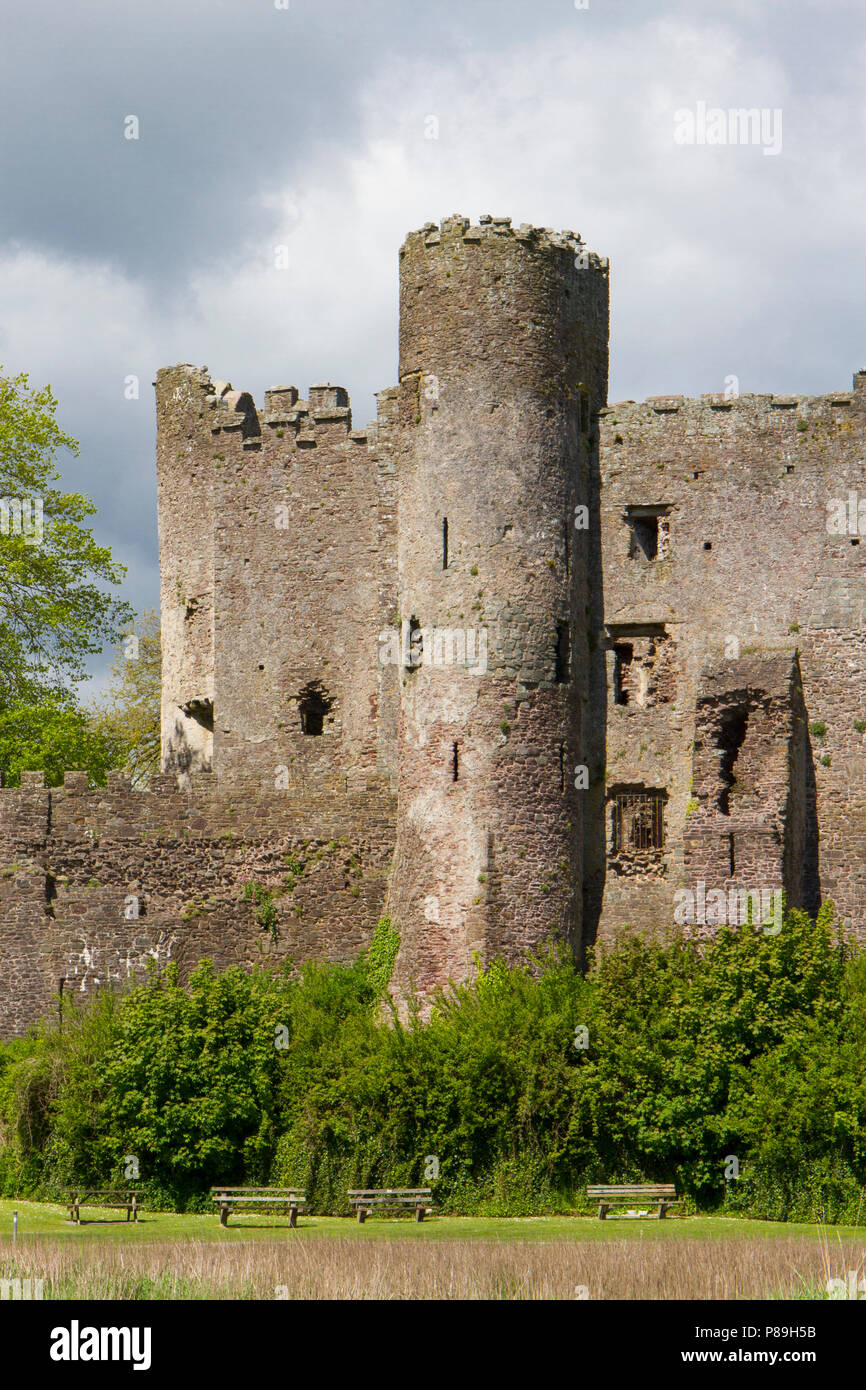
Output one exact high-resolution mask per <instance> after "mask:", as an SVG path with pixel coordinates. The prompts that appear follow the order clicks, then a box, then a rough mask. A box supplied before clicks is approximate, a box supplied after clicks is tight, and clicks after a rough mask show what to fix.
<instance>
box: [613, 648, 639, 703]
mask: <svg viewBox="0 0 866 1390" xmlns="http://www.w3.org/2000/svg"><path fill="white" fill-rule="evenodd" d="M633 660H634V647H633V646H632V644H631V643H630V642H617V644H616V645H615V647H614V649H613V702H614V704H615V705H627V704H628V703H629V688H628V679H627V676H628V669H629V667H630V666H631V663H632V661H633Z"/></svg>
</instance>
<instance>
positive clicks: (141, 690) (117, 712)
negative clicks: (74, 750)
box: [94, 608, 162, 786]
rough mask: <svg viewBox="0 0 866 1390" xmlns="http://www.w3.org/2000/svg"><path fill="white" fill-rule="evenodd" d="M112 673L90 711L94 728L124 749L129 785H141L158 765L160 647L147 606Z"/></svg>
mask: <svg viewBox="0 0 866 1390" xmlns="http://www.w3.org/2000/svg"><path fill="white" fill-rule="evenodd" d="M111 671H112V682H111V685H110V686H109V689H108V692H107V694H106V696H105V697H104V699H103V700H102V702H101V703H100V704H99V705H98V706H97V707H96V708H95V710H94V722H95V728H96V730H97V732H98V733H99V734H100V735H101V736H102V737H103V738H105V740H106V741H107V742H108V743H109V744H111V746H113V747H118V748H120V749H122V750H123V751H122V756H121V762H122V763H123V765H124V768H125V770H126V771H127V772H128V773H129V775H130V777H131V778H132V782H133V785H134V786H146V785H147V782H148V780H149V779H150V777H151V776H152V774H153V773H155V772H159V769H160V699H161V681H162V650H161V647H160V639H159V617H158V616H157V614H156V612H155V611H154V610H153V609H152V608H151V609H146V610H145V612H144V613H142V614H141V616H140V617H139V619H138V622H137V623H136V624H135V627H134V628H132V629H131V630H130V631H129V632H128V633H127V634H126V636H125V638H124V640H123V643H122V645H121V648H120V652H119V654H118V657H117V659H116V660H115V661H114V662H113V664H112V667H111Z"/></svg>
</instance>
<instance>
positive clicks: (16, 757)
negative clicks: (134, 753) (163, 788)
mask: <svg viewBox="0 0 866 1390" xmlns="http://www.w3.org/2000/svg"><path fill="white" fill-rule="evenodd" d="M125 756H126V745H125V744H124V742H123V740H122V739H121V738H119V736H118V735H116V734H115V733H114V731H113V730H112V729H111V728H110V727H108V726H106V727H104V728H103V727H95V726H94V725H93V723H92V721H91V719H90V716H89V715H88V714H87V713H86V712H85V711H83V710H79V709H75V708H74V707H72V706H71V705H60V704H39V705H31V706H21V705H17V706H15V707H14V708H12V709H6V710H3V709H0V786H4V787H11V786H17V785H18V784H19V782H20V780H21V773H22V772H27V771H37V770H39V769H42V770H43V771H44V772H45V781H46V783H47V784H48V786H49V787H57V786H59V785H60V784H61V782H62V781H63V774H64V772H65V771H67V770H69V771H72V770H74V769H78V770H79V771H82V772H86V773H87V774H88V776H89V779H90V782H91V784H93V785H96V786H103V785H104V784H105V779H106V774H107V773H108V771H109V770H110V769H111V768H114V767H119V766H120V765H121V764H122V762H123V760H124V758H125Z"/></svg>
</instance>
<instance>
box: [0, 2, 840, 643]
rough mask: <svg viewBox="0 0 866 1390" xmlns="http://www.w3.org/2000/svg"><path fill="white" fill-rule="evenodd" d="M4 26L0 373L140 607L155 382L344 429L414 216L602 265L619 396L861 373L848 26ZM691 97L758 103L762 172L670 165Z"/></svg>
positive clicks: (361, 408)
mask: <svg viewBox="0 0 866 1390" xmlns="http://www.w3.org/2000/svg"><path fill="white" fill-rule="evenodd" d="M4 25H5V28H4V34H3V45H2V48H0V122H2V124H0V132H2V134H0V363H2V364H3V366H4V367H5V369H6V370H7V371H10V372H11V371H19V370H29V371H30V372H31V374H32V376H33V379H34V383H35V384H42V383H44V382H45V381H50V382H51V384H52V385H53V387H54V389H55V392H56V394H57V396H58V398H59V400H60V403H61V411H60V415H61V420H62V423H63V425H64V427H65V428H67V429H68V430H69V431H70V432H71V433H72V434H74V435H75V436H77V437H78V438H79V439H80V440H81V443H82V456H81V459H80V460H78V461H76V462H72V463H70V464H69V466H68V467H67V468H66V470H65V480H66V483H67V485H68V486H69V487H71V488H74V489H76V490H80V491H84V492H87V493H88V494H90V495H91V496H93V498H94V500H95V501H96V502H97V504H98V506H99V516H98V517H97V518H96V519H95V529H96V532H97V535H98V536H99V538H100V539H101V540H104V541H106V542H108V543H109V544H111V545H112V547H113V549H114V551H115V553H116V555H117V557H118V559H120V560H122V561H124V562H125V563H127V564H128V565H129V566H130V575H129V580H128V582H127V585H126V596H127V597H128V599H129V601H130V602H132V603H133V604H134V605H135V606H136V607H138V608H141V607H143V606H145V605H152V604H155V603H156V602H157V600H158V569H157V560H156V516H155V505H156V488H155V469H154V410H153V395H152V388H151V381H152V380H153V376H154V375H155V372H156V369H157V368H158V367H159V366H161V365H163V364H168V363H171V362H176V361H194V362H198V363H200V364H204V363H207V364H208V365H209V366H210V367H211V368H212V370H213V372H214V374H215V375H218V376H223V377H230V378H231V379H232V380H233V381H234V384H235V385H236V386H241V387H243V388H244V389H250V390H252V391H253V392H254V393H255V395H256V397H257V399H259V400H261V395H262V391H263V390H264V388H265V387H267V386H269V385H273V384H275V383H276V382H278V381H279V382H285V381H292V382H294V383H295V384H297V385H298V386H299V387H301V388H302V389H306V387H307V386H308V385H309V383H310V382H311V381H315V380H322V379H330V380H332V381H339V382H340V384H343V385H345V386H347V387H348V388H349V389H350V391H351V393H352V397H353V404H354V405H355V408H356V415H357V419H358V422H359V423H364V422H365V421H366V420H367V419H369V418H370V417H371V415H372V414H373V412H374V409H375V406H374V402H373V392H374V391H375V390H376V389H378V388H381V387H384V386H387V385H390V384H392V383H393V381H394V377H395V372H396V315H397V250H398V247H399V244H400V241H401V240H402V237H403V235H404V234H405V232H406V231H407V230H408V229H409V228H411V227H416V226H419V225H421V223H422V222H423V221H425V220H426V219H427V218H438V217H440V216H442V215H445V214H448V213H450V212H454V211H461V212H464V213H466V214H468V215H470V216H473V217H477V216H478V214H479V213H480V212H485V211H489V212H493V213H500V212H502V213H510V214H513V215H514V217H515V218H516V220H518V221H523V220H526V221H537V222H540V223H542V224H546V225H559V226H567V227H575V228H576V229H578V230H581V231H582V232H583V233H584V235H586V236H587V238H588V239H589V240H590V243H591V244H592V245H594V247H595V249H597V250H598V251H599V252H600V253H601V254H604V255H609V256H610V257H611V263H612V308H613V323H612V365H613V372H612V394H613V396H614V397H615V398H617V397H622V396H636V397H638V398H640V397H642V396H644V395H649V394H656V393H659V394H660V393H662V392H665V391H677V392H680V391H682V392H686V393H688V394H698V393H700V392H701V391H708V390H718V389H721V387H722V384H723V382H724V379H725V377H726V376H728V375H729V374H735V375H737V376H738V377H739V379H740V382H741V389H742V390H782V391H784V390H807V391H823V390H829V389H839V388H842V387H844V386H846V385H847V384H848V380H849V378H850V372H851V371H852V370H853V369H854V368H856V367H858V366H860V365H862V364H863V361H864V359H866V350H864V346H866V345H864V342H863V328H862V324H863V311H864V302H863V299H864V277H863V273H862V244H863V237H864V234H866V210H864V198H866V194H864V191H863V188H862V179H861V172H862V168H863V164H864V157H866V112H864V96H863V82H862V70H863V64H864V57H866V32H864V9H863V5H862V0H763V3H762V2H761V0H727V3H716V0H703V3H702V2H701V0H657V3H652V2H651V0H590V3H589V8H588V9H579V8H578V7H577V6H576V5H575V4H574V0H536V2H535V3H530V0H430V2H429V3H423V2H422V3H416V2H415V0H374V2H372V3H367V2H366V0H340V2H339V3H338V2H337V0H290V8H289V9H288V10H287V11H286V10H282V9H277V8H276V6H275V5H274V4H273V0H209V3H203V2H202V0H140V3H138V4H136V3H130V0H124V3H121V4H111V3H105V0H100V3H92V2H91V0H75V3H68V4H59V3H57V0H27V3H24V2H23V0H22V3H19V4H17V5H14V4H13V5H7V7H6V12H5V14H4ZM697 100H705V101H707V102H709V103H711V104H712V103H717V104H719V105H722V106H726V107H727V106H739V105H747V106H752V105H754V106H760V107H771V108H774V107H782V108H783V110H784V154H783V156H781V157H780V158H778V159H774V158H763V157H762V155H761V151H760V150H748V149H740V150H726V151H718V150H715V151H714V150H710V149H706V148H705V149H680V148H677V147H676V146H675V144H674V142H673V139H672V115H673V112H674V110H675V109H676V108H678V107H682V106H693V105H694V103H695V102H696V101H697ZM430 113H436V114H437V115H438V118H439V119H440V122H441V138H440V139H439V140H437V141H435V142H430V141H425V138H424V122H425V118H426V117H427V115H428V114H430ZM127 116H135V117H137V119H138V121H139V122H140V132H139V133H140V138H139V139H138V140H126V139H125V138H124V119H125V118H126V117H127ZM276 242H280V243H283V242H285V243H286V244H287V245H288V247H289V252H290V261H291V265H290V269H289V271H288V272H287V273H286V274H284V275H283V276H279V275H277V274H276V273H275V272H274V268H273V249H274V244H275V243H276ZM129 374H135V375H137V376H138V378H139V382H140V398H139V399H138V400H137V401H127V400H125V399H124V396H123V385H124V380H125V378H126V377H127V376H128V375H129ZM97 669H98V668H97Z"/></svg>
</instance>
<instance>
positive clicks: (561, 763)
mask: <svg viewBox="0 0 866 1390" xmlns="http://www.w3.org/2000/svg"><path fill="white" fill-rule="evenodd" d="M559 790H560V791H561V792H564V791H565V744H564V743H561V744H560V745H559Z"/></svg>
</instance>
